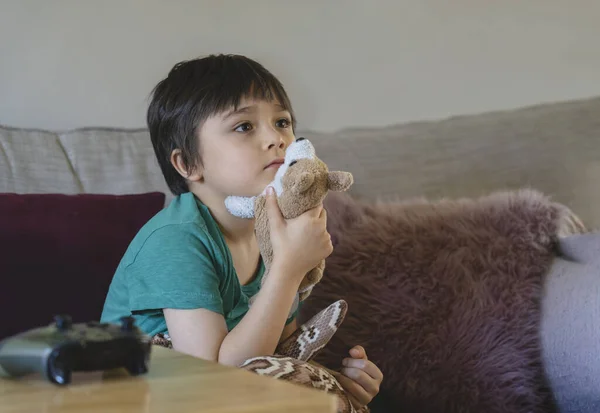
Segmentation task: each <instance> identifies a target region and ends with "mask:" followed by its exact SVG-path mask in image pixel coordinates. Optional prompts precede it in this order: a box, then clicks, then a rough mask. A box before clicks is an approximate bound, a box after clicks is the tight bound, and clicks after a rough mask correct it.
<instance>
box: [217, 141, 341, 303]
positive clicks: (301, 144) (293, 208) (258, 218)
mask: <svg viewBox="0 0 600 413" xmlns="http://www.w3.org/2000/svg"><path fill="white" fill-rule="evenodd" d="M352 183H353V178H352V174H350V173H349V172H341V171H329V170H328V168H327V165H325V163H324V162H323V161H321V160H320V159H319V158H317V156H316V155H315V148H314V147H313V145H312V144H311V143H310V141H309V140H308V139H305V138H298V139H297V140H296V141H295V142H293V143H292V144H291V145H290V146H289V147H288V149H287V151H286V154H285V160H284V163H283V165H281V167H279V169H278V171H277V174H276V175H275V179H274V180H273V182H272V183H271V184H270V186H272V187H273V188H274V189H275V192H276V194H277V203H278V204H279V209H280V210H281V213H282V215H283V217H284V218H285V219H291V218H296V217H297V216H299V215H301V214H303V213H304V212H306V211H308V210H309V209H311V208H314V207H316V206H318V205H320V204H321V203H322V202H323V200H324V199H325V196H326V195H327V192H328V191H330V190H331V191H346V190H347V189H348V188H350V186H351V185H352ZM266 189H267V188H265V190H264V191H263V193H262V194H260V195H258V196H255V197H238V196H230V197H227V199H226V200H225V205H226V207H227V210H228V211H229V212H230V213H231V214H232V215H235V216H237V217H242V218H255V224H254V228H255V231H256V238H257V240H258V246H259V248H260V253H261V255H262V259H263V262H264V264H265V276H264V277H263V280H262V281H263V283H264V281H265V279H266V277H267V276H268V275H269V268H270V267H271V263H272V262H273V247H272V245H271V236H270V233H269V217H268V215H267V208H266ZM324 268H325V260H323V261H321V262H320V263H319V264H318V265H317V266H316V267H315V268H313V269H312V270H311V271H309V272H308V273H307V274H306V275H305V277H304V279H303V280H302V282H301V283H300V289H299V291H298V294H299V296H298V299H299V301H302V300H305V299H306V298H307V297H308V296H309V295H310V293H311V291H312V289H313V287H314V286H315V284H317V283H318V282H319V281H320V280H321V277H322V276H323V270H324ZM292 310H294V309H292Z"/></svg>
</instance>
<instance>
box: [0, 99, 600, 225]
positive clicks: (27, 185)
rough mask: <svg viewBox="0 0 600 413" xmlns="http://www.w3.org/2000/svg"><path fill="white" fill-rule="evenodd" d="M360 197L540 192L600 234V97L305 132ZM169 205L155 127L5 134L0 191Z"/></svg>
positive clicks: (0, 145) (0, 131) (0, 133)
mask: <svg viewBox="0 0 600 413" xmlns="http://www.w3.org/2000/svg"><path fill="white" fill-rule="evenodd" d="M297 135H298V136H305V137H307V138H309V139H311V140H312V141H313V143H314V144H315V147H316V149H317V154H318V155H319V157H320V158H322V159H323V160H324V161H325V162H327V163H328V165H329V167H330V169H342V170H347V171H351V172H352V173H353V174H354V177H355V185H354V186H353V188H352V193H354V194H357V195H362V196H366V197H369V198H375V197H384V198H389V197H395V198H397V197H401V198H406V197H415V196H427V197H430V198H438V197H463V196H469V197H471V196H478V195H481V194H485V193H488V192H490V191H494V190H499V189H515V188H522V187H533V188H537V189H539V190H541V191H543V192H545V193H546V194H548V195H550V196H551V197H552V198H553V199H555V200H556V201H559V202H562V203H564V204H566V205H568V206H569V207H571V208H572V209H573V210H574V211H575V212H576V213H577V214H578V215H579V216H580V217H581V218H582V219H583V220H584V222H585V223H586V224H587V225H588V226H590V227H600V183H599V182H600V98H595V99H586V100H579V101H573V102H561V103H554V104H545V105H539V106H535V107H528V108H521V109H516V110H510V111H500V112H493V113H484V114H478V115H468V116H459V117H453V118H449V119H444V120H439V121H427V122H413V123H408V124H401V125H393V126H388V127H380V128H362V129H358V128H355V129H348V130H341V131H338V132H335V133H317V132H312V131H299V132H298V133H297ZM150 191H161V192H164V193H166V194H167V202H168V201H169V200H170V199H171V195H170V194H169V191H168V188H167V186H166V184H165V183H164V180H163V178H162V175H161V173H160V170H159V168H158V164H157V162H156V160H155V158H154V153H153V150H152V145H151V143H150V138H149V135H148V132H147V130H145V129H137V130H123V129H106V128H87V129H79V130H72V131H67V132H49V131H38V130H28V129H17V128H9V127H0V192H17V193H49V192H59V193H67V194H71V193H103V194H106V193H110V194H132V193H142V192H150Z"/></svg>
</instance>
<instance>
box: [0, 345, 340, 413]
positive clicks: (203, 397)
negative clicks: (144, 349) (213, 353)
mask: <svg viewBox="0 0 600 413" xmlns="http://www.w3.org/2000/svg"><path fill="white" fill-rule="evenodd" d="M167 411H172V412H173V413H184V412H206V413H225V412H244V413H254V412H256V413H258V412H260V413H271V412H278V413H279V412H285V413H299V412H311V413H312V412H315V413H321V412H323V413H325V412H327V413H330V412H335V411H336V402H335V399H334V398H333V396H330V395H328V394H325V393H322V392H320V391H317V390H312V389H308V388H304V387H300V386H296V385H292V384H290V383H286V382H283V381H280V380H275V379H273V378H268V377H261V376H258V375H256V374H254V373H250V372H247V371H243V370H239V369H234V368H230V367H226V366H222V365H219V364H216V363H211V362H207V361H204V360H200V359H197V358H193V357H191V356H187V355H185V354H182V353H178V352H176V351H174V350H168V349H165V348H162V347H157V346H155V347H153V349H152V356H151V362H150V369H149V372H148V373H147V374H145V375H142V376H138V377H131V376H129V375H128V374H127V372H125V371H124V370H122V369H119V370H113V371H110V372H98V373H74V374H73V377H72V383H71V384H70V385H69V386H65V387H58V386H56V385H54V384H51V383H49V382H47V381H46V380H44V379H43V378H42V377H41V376H40V375H39V374H37V375H32V376H27V377H22V378H19V379H2V378H0V413H8V412H14V413H16V412H19V413H26V412H36V413H40V412H44V413H54V412H102V413H110V412H123V413H129V412H144V413H150V412H156V413H167Z"/></svg>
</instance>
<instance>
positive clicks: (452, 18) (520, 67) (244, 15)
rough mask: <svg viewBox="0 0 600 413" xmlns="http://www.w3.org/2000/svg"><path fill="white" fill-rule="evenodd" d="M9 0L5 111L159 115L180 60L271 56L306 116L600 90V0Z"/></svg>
mask: <svg viewBox="0 0 600 413" xmlns="http://www.w3.org/2000/svg"><path fill="white" fill-rule="evenodd" d="M322 1H323V0H315V1H313V0H310V1H308V0H302V1H301V0H294V1H292V0H271V1H270V0H237V1H235V0H204V1H201V0H189V1H185V0H170V1H167V0H102V1H98V0H96V1H92V0H72V1H69V0H37V1H35V0H0V123H3V124H8V125H14V126H26V127H41V128H51V129H65V128H72V127H79V126H123V127H138V126H144V117H145V108H146V104H147V97H148V94H149V92H150V90H151V88H152V87H153V86H154V84H155V83H156V82H157V81H158V80H160V79H161V77H162V76H164V75H165V74H166V73H167V71H168V70H169V69H170V68H171V66H172V65H173V64H174V63H176V62H177V61H179V60H182V59H188V58H193V57H196V56H200V55H204V54H208V53H217V52H227V53H243V54H247V55H249V56H251V57H254V58H257V59H258V60H260V61H261V62H262V63H263V64H265V65H266V66H267V68H269V69H270V70H271V71H273V72H274V73H275V74H277V75H279V77H280V78H281V79H282V81H283V82H284V84H285V85H286V86H287V88H288V92H289V93H290V95H291V97H292V99H293V101H294V103H295V107H296V111H297V113H298V115H299V117H300V121H301V127H302V128H313V129H320V130H331V129H336V128H339V127H347V126H351V125H360V126H366V125H382V124H390V123H396V122H401V121H405V120H416V119H425V118H436V117H445V116H448V115H452V114H461V113H471V112H481V111H486V110H491V109H501V108H511V107H516V106H522V105H529V104H534V103H538V102H546V101H556V100H564V99H572V98H578V97H588V96H593V95H598V94H600V1H598V0H528V1H523V0H502V1H499V0H496V1H491V0H488V1H484V0H388V1H386V0H378V1H376V0H370V1H367V0H362V1H361V0H325V1H323V5H321V2H322Z"/></svg>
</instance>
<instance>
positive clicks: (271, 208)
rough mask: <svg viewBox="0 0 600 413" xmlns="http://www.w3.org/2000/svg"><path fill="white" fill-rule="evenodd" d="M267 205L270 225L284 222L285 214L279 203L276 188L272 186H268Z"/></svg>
mask: <svg viewBox="0 0 600 413" xmlns="http://www.w3.org/2000/svg"><path fill="white" fill-rule="evenodd" d="M266 207H267V216H268V217H269V223H270V225H271V226H274V225H280V224H281V223H282V222H283V215H282V214H281V210H280V209H279V204H278V203H277V196H276V195H275V190H274V189H273V187H271V186H270V187H269V188H267V199H266Z"/></svg>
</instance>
